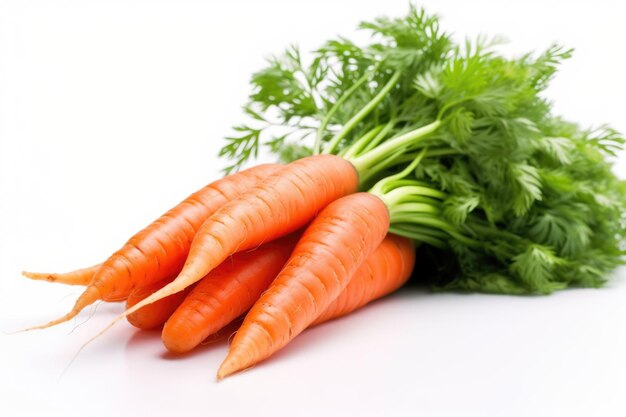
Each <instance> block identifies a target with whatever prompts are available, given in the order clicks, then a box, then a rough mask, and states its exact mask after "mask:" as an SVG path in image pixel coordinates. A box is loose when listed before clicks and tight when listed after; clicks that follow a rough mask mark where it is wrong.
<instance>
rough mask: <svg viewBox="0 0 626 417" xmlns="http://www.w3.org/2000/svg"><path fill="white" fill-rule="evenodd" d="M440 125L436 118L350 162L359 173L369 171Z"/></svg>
mask: <svg viewBox="0 0 626 417" xmlns="http://www.w3.org/2000/svg"><path fill="white" fill-rule="evenodd" d="M440 125H441V121H439V120H435V121H434V122H432V123H429V124H427V125H426V126H422V127H420V128H418V129H415V130H411V131H410V132H407V133H405V134H403V135H400V136H397V137H395V138H393V139H389V140H388V141H386V142H385V143H383V144H382V145H379V146H377V147H376V148H374V149H372V150H370V151H369V152H367V153H364V154H363V155H361V156H359V157H357V158H354V159H352V160H351V161H350V162H352V165H354V167H355V168H356V169H357V171H358V172H359V173H362V172H367V170H368V169H369V168H370V167H372V166H373V165H375V164H376V163H378V162H380V161H381V160H384V159H385V158H387V157H388V156H389V155H391V154H393V153H395V152H397V151H398V150H399V149H400V150H401V149H404V148H406V147H407V146H410V145H412V144H414V142H416V141H419V140H420V139H422V138H424V137H426V136H428V135H430V134H431V133H433V132H434V131H435V130H437V128H439V126H440Z"/></svg>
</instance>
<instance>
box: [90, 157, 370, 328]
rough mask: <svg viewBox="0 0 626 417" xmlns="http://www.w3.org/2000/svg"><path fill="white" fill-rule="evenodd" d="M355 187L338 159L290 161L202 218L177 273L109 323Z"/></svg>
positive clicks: (305, 219)
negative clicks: (173, 277)
mask: <svg viewBox="0 0 626 417" xmlns="http://www.w3.org/2000/svg"><path fill="white" fill-rule="evenodd" d="M357 187H358V174H357V172H356V169H355V168H354V167H353V166H352V164H351V163H350V162H348V161H346V160H345V159H343V158H341V157H338V156H335V155H316V156H310V157H306V158H302V159H299V160H297V161H294V162H291V163H290V164H288V165H286V166H284V167H283V168H281V169H279V170H278V171H277V172H276V173H274V174H273V175H270V176H269V177H268V178H267V179H265V180H264V181H262V182H261V183H259V184H258V185H257V186H255V187H253V188H252V189H250V190H249V191H248V192H247V193H244V194H242V195H241V196H239V197H238V198H236V199H234V200H232V201H231V202H229V203H228V204H226V205H224V206H223V207H222V208H221V209H219V210H218V211H217V212H216V213H215V214H214V215H213V216H211V217H210V218H209V219H207V221H206V222H205V223H204V224H203V225H202V227H201V228H200V229H199V230H198V233H197V234H196V236H195V238H194V240H193V243H192V245H191V248H190V250H189V257H188V258H187V261H186V262H185V265H184V266H183V270H182V271H181V273H180V274H179V275H178V277H177V278H176V279H175V280H174V281H173V282H172V283H170V284H169V285H167V286H165V287H163V288H162V289H161V290H159V291H157V292H155V293H154V294H152V295H151V296H150V297H148V298H146V299H145V300H143V301H142V302H140V303H139V304H137V305H135V306H134V307H132V308H131V309H130V310H127V311H126V312H125V313H123V314H122V315H120V316H119V317H117V318H116V319H115V320H114V321H113V322H112V323H111V324H110V326H112V325H113V324H115V323H116V322H117V321H119V320H121V319H122V318H123V317H124V316H125V315H127V314H131V313H132V312H133V311H135V310H136V309H139V308H141V307H143V306H144V305H147V304H150V303H152V302H154V301H157V300H159V299H160V298H163V297H167V296H168V295H170V294H173V293H175V292H178V291H182V290H183V289H185V288H186V287H188V286H189V285H191V284H193V283H195V282H197V281H199V280H200V279H202V278H203V277H204V276H205V275H206V274H208V273H209V272H210V271H211V270H213V269H214V268H216V267H217V266H218V265H219V264H221V263H222V262H223V261H224V260H225V259H226V258H227V257H229V256H230V255H232V254H234V253H236V252H239V251H244V250H248V249H252V248H255V247H258V246H259V245H261V244H263V243H264V242H268V241H271V240H274V239H276V238H278V237H280V236H284V235H287V234H289V233H291V232H294V231H295V230H297V229H300V228H302V227H303V226H305V225H306V224H307V223H309V221H311V220H312V219H313V217H314V216H315V215H316V214H317V213H318V212H319V211H320V210H322V209H323V208H324V207H326V206H327V205H328V204H329V203H331V202H333V201H335V200H337V199H338V198H341V197H342V196H345V195H348V194H351V193H353V192H355V191H356V190H357ZM110 326H109V327H110ZM107 328H108V327H107ZM105 330H106V329H105ZM103 331H104V330H103ZM101 333H102V332H101Z"/></svg>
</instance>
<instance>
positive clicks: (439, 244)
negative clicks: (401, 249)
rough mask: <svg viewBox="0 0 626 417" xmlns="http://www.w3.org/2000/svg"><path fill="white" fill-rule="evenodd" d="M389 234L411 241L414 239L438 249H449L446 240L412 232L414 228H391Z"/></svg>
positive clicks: (398, 226)
mask: <svg viewBox="0 0 626 417" xmlns="http://www.w3.org/2000/svg"><path fill="white" fill-rule="evenodd" d="M389 232H391V233H393V234H396V235H398V236H404V237H408V238H409V239H413V240H415V241H417V242H424V243H426V244H428V245H431V246H434V247H436V248H440V249H447V245H446V242H445V240H443V239H439V238H437V237H434V236H431V235H430V234H426V233H420V232H419V231H415V230H412V228H404V227H400V225H397V226H390V227H389Z"/></svg>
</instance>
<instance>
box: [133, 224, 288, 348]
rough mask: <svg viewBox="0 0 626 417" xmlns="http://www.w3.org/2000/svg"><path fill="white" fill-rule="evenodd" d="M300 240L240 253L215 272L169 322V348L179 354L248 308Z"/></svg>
mask: <svg viewBox="0 0 626 417" xmlns="http://www.w3.org/2000/svg"><path fill="white" fill-rule="evenodd" d="M296 240H297V236H296V235H294V234H292V235H289V236H286V237H284V238H282V239H279V240H275V241H273V242H270V243H266V244H264V245H263V246H261V247H260V248H258V249H255V250H253V251H248V252H239V253H236V254H235V255H233V257H232V258H231V259H227V260H225V261H224V262H223V263H222V264H221V265H220V266H219V267H217V268H215V269H214V270H213V271H211V272H210V273H209V274H208V275H207V276H206V277H204V278H203V279H202V280H201V281H200V282H198V285H196V287H195V288H194V289H193V290H192V291H191V292H190V293H189V295H188V296H187V297H186V298H185V301H183V303H182V304H181V305H180V307H178V309H177V310H176V311H175V312H174V314H172V316H171V317H170V318H169V319H168V320H167V323H165V326H164V327H163V334H162V338H163V343H164V344H165V347H166V348H167V349H168V350H170V351H172V352H176V353H184V352H188V351H190V350H192V349H193V348H195V347H196V346H198V345H199V344H200V343H201V342H202V341H203V340H204V339H206V338H207V337H208V336H209V335H211V334H213V333H215V332H217V331H218V330H220V329H221V328H222V327H224V326H225V325H227V324H228V323H230V322H231V321H233V320H234V319H236V318H237V317H239V316H240V315H242V314H244V313H245V312H246V311H248V309H249V308H250V307H251V306H252V304H254V302H255V301H256V300H257V299H258V298H259V296H260V295H261V293H262V292H263V291H265V289H267V287H268V286H269V285H270V283H271V282H272V280H273V279H274V278H276V275H278V273H279V272H280V270H281V269H282V268H283V266H284V265H285V262H287V259H289V255H290V254H291V251H292V250H293V247H294V246H295V244H296ZM177 294H180V293H177ZM158 302H160V301H157V303H158ZM155 304H156V303H155ZM153 305H154V304H150V305H149V306H148V307H151V306H153ZM144 308H145V307H144ZM139 311H141V310H139Z"/></svg>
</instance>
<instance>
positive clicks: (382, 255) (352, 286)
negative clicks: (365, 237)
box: [311, 234, 415, 326]
mask: <svg viewBox="0 0 626 417" xmlns="http://www.w3.org/2000/svg"><path fill="white" fill-rule="evenodd" d="M414 266H415V248H414V246H413V242H411V241H410V240H409V239H407V238H405V237H401V236H396V235H392V234H388V235H387V237H386V238H385V240H383V242H382V243H381V244H380V246H378V248H376V250H375V251H374V253H372V254H371V255H370V256H369V257H368V258H367V259H366V260H365V262H364V263H363V264H362V265H361V267H360V268H359V269H358V270H357V271H356V272H355V274H354V276H353V277H352V279H350V282H349V283H348V285H347V286H346V288H345V289H344V290H343V291H342V292H341V294H339V296H338V297H337V298H336V299H335V300H334V301H333V302H332V303H331V304H330V305H329V306H328V308H326V310H324V312H323V313H322V314H320V315H319V316H318V317H317V318H316V319H315V321H314V322H313V323H311V326H314V325H316V324H320V323H323V322H325V321H328V320H332V319H334V318H337V317H341V316H345V315H346V314H349V313H351V312H353V311H354V310H356V309H358V308H361V307H363V306H364V305H366V304H367V303H369V302H371V301H374V300H376V299H378V298H381V297H384V296H385V295H387V294H390V293H392V292H393V291H395V290H397V289H398V288H400V287H401V286H402V285H404V283H405V282H406V281H407V280H408V279H409V277H410V276H411V272H412V271H413V267H414Z"/></svg>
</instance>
